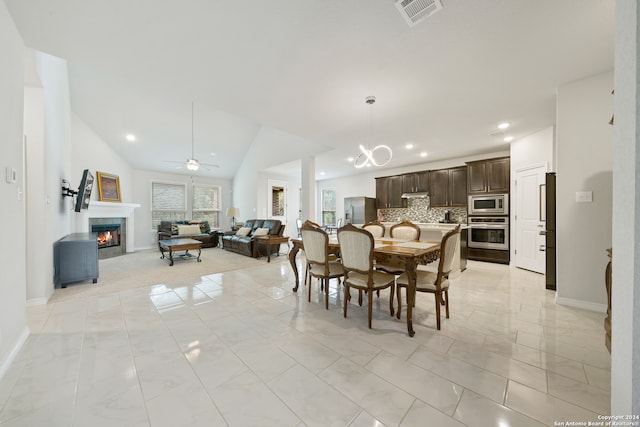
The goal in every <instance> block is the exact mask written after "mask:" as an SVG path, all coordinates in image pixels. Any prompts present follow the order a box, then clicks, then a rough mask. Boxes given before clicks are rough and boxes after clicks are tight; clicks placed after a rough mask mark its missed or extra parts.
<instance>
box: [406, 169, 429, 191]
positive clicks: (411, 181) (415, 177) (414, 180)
mask: <svg viewBox="0 0 640 427" xmlns="http://www.w3.org/2000/svg"><path fill="white" fill-rule="evenodd" d="M402 191H403V192H404V193H423V192H427V191H429V171H422V172H412V173H405V174H403V175H402Z"/></svg>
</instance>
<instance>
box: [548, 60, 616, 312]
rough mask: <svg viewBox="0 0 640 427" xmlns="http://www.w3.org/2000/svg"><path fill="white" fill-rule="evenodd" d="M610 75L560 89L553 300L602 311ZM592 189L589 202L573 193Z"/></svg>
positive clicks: (610, 136)
mask: <svg viewBox="0 0 640 427" xmlns="http://www.w3.org/2000/svg"><path fill="white" fill-rule="evenodd" d="M612 89H613V73H612V72H608V73H604V74H599V75H596V76H592V77H589V78H586V79H583V80H579V81H576V82H571V83H568V84H565V85H563V86H561V87H559V88H558V98H557V128H556V138H557V139H556V144H557V188H556V193H557V237H558V246H557V251H558V283H557V301H558V302H559V303H562V304H568V305H575V306H579V307H583V308H589V309H594V310H605V311H606V291H605V288H604V276H603V275H604V269H605V266H606V264H607V261H608V258H607V254H606V249H607V248H610V247H611V206H612V197H611V193H612V167H613V166H612V155H613V127H612V126H611V125H609V124H608V122H609V120H610V119H611V115H612V114H613V96H612V95H611V91H612ZM578 191H592V192H593V202H592V203H577V202H576V192H578Z"/></svg>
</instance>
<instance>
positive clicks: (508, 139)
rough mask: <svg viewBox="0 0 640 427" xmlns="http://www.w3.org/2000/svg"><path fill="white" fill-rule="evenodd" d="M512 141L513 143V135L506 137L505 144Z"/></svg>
mask: <svg viewBox="0 0 640 427" xmlns="http://www.w3.org/2000/svg"><path fill="white" fill-rule="evenodd" d="M511 141H513V137H512V136H511V135H509V136H505V137H504V142H511Z"/></svg>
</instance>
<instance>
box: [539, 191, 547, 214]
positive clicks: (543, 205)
mask: <svg viewBox="0 0 640 427" xmlns="http://www.w3.org/2000/svg"><path fill="white" fill-rule="evenodd" d="M546 196H547V184H540V186H539V188H538V198H539V200H538V207H539V212H538V214H539V215H538V216H539V218H540V221H546V220H547V212H546V211H547V197H546Z"/></svg>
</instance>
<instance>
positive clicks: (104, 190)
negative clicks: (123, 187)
mask: <svg viewBox="0 0 640 427" xmlns="http://www.w3.org/2000/svg"><path fill="white" fill-rule="evenodd" d="M96 177H97V180H98V198H99V199H100V201H101V202H117V203H120V202H122V196H121V194H120V178H119V177H118V175H112V174H109V173H104V172H96Z"/></svg>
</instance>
